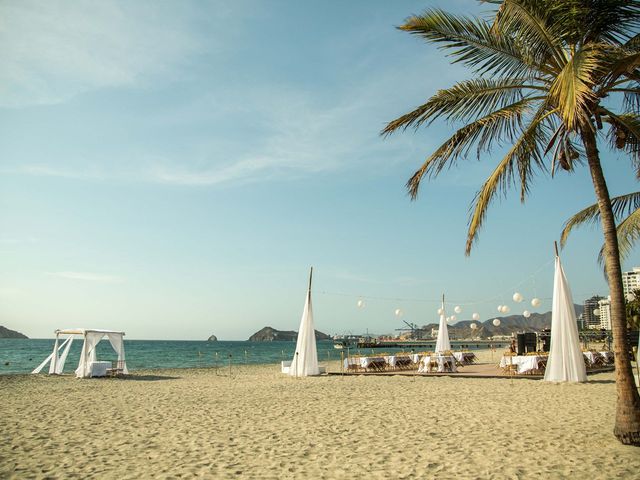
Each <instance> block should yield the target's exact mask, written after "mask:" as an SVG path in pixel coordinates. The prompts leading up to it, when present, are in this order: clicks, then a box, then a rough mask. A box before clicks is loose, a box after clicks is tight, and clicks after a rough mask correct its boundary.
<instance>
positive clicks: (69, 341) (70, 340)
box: [56, 335, 73, 375]
mask: <svg viewBox="0 0 640 480" xmlns="http://www.w3.org/2000/svg"><path fill="white" fill-rule="evenodd" d="M64 343H66V344H67V347H66V348H65V349H64V351H63V352H62V355H60V359H59V360H58V366H57V367H56V373H57V374H58V375H61V374H62V371H63V370H64V364H65V362H66V361H67V355H69V350H70V349H71V344H72V343H73V335H72V336H70V337H68V338H67V339H66V340H65V341H64ZM64 343H63V344H62V345H64ZM62 345H61V347H62Z"/></svg>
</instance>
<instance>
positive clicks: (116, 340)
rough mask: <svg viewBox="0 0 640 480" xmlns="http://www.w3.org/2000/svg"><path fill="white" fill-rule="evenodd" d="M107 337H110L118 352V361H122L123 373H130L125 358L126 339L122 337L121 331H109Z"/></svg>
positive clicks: (110, 341)
mask: <svg viewBox="0 0 640 480" xmlns="http://www.w3.org/2000/svg"><path fill="white" fill-rule="evenodd" d="M107 337H108V338H109V343H110V344H111V346H112V347H113V349H114V350H115V352H116V353H117V354H118V362H122V364H123V369H122V373H124V374H125V375H126V374H128V373H129V371H128V370H127V363H126V362H125V360H124V339H123V338H122V334H121V333H107Z"/></svg>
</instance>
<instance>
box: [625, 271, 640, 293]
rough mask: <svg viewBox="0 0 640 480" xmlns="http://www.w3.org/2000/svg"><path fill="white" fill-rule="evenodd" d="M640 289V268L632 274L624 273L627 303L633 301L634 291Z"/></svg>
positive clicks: (631, 272)
mask: <svg viewBox="0 0 640 480" xmlns="http://www.w3.org/2000/svg"><path fill="white" fill-rule="evenodd" d="M638 289H640V267H633V270H632V271H630V272H622V290H623V291H624V298H625V299H626V300H627V301H630V300H633V291H634V290H638Z"/></svg>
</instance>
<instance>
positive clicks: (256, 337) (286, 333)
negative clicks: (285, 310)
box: [249, 327, 331, 342]
mask: <svg viewBox="0 0 640 480" xmlns="http://www.w3.org/2000/svg"><path fill="white" fill-rule="evenodd" d="M297 338H298V332H295V331H293V330H276V329H275V328H272V327H264V328H263V329H262V330H259V331H257V332H256V333H254V334H253V335H251V336H250V337H249V341H250V342H273V341H281V342H292V341H293V342H294V341H296V339H297ZM316 340H331V337H330V336H329V335H327V334H326V333H322V332H319V331H318V330H316Z"/></svg>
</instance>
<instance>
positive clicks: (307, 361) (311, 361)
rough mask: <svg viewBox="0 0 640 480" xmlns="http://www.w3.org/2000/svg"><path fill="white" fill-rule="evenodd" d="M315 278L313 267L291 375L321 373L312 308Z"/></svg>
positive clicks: (299, 375) (290, 371)
mask: <svg viewBox="0 0 640 480" xmlns="http://www.w3.org/2000/svg"><path fill="white" fill-rule="evenodd" d="M312 278H313V267H311V273H310V274H309V290H307V297H306V300H305V302H304V310H303V311H302V319H301V320H300V328H299V329H298V340H297V342H296V351H295V353H294V354H293V360H292V361H291V366H290V367H289V375H291V376H293V377H306V376H310V375H320V368H319V367H318V352H317V349H316V330H315V328H314V326H313V310H312V308H311V280H312Z"/></svg>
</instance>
